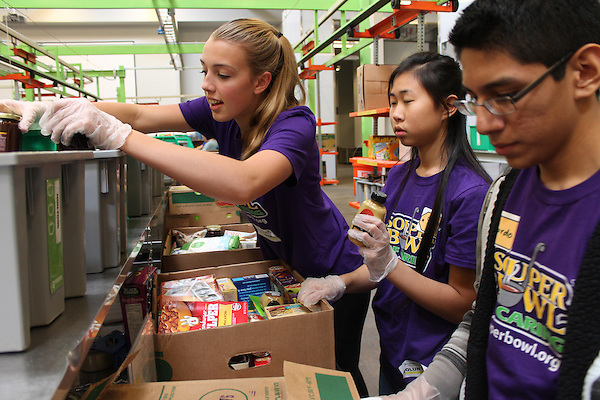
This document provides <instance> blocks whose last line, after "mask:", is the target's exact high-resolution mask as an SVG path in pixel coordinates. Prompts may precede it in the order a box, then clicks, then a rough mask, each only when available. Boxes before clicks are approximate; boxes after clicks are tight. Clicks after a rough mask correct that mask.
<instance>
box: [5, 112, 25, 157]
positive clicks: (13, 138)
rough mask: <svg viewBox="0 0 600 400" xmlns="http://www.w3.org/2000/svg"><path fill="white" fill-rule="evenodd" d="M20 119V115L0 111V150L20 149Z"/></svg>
mask: <svg viewBox="0 0 600 400" xmlns="http://www.w3.org/2000/svg"><path fill="white" fill-rule="evenodd" d="M20 120H21V116H20V115H17V114H11V113H0V152H2V153H3V152H10V151H19V150H21V136H22V135H21V131H20V130H19V127H18V124H19V121H20Z"/></svg>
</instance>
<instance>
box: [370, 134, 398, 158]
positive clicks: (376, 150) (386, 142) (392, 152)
mask: <svg viewBox="0 0 600 400" xmlns="http://www.w3.org/2000/svg"><path fill="white" fill-rule="evenodd" d="M399 146H400V139H398V138H397V137H395V136H371V137H369V145H368V147H369V158H373V159H375V160H388V161H398V149H399Z"/></svg>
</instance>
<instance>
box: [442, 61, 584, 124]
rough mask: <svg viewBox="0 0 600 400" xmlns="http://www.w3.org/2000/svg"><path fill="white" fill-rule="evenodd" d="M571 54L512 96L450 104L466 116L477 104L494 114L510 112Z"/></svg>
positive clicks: (458, 101)
mask: <svg viewBox="0 0 600 400" xmlns="http://www.w3.org/2000/svg"><path fill="white" fill-rule="evenodd" d="M573 54H574V53H569V54H567V55H566V56H564V57H563V58H561V59H560V60H558V61H557V62H555V63H554V64H552V66H550V68H548V69H547V70H546V72H544V73H543V74H542V75H541V76H540V77H539V78H537V79H536V80H535V81H533V82H531V83H530V84H529V85H527V86H525V87H524V88H523V89H522V90H520V91H519V92H518V93H516V94H515V95H513V96H510V95H506V96H499V97H494V98H493V99H488V100H484V101H482V102H481V103H477V101H476V100H474V99H469V100H457V101H455V102H454V103H452V104H453V105H454V107H456V109H457V110H458V111H459V112H460V113H461V114H464V115H467V116H469V115H475V114H476V110H477V107H479V106H483V107H485V108H486V109H487V110H488V111H489V112H490V113H492V114H494V115H509V114H512V113H514V112H515V111H517V106H516V105H515V103H516V102H517V101H519V100H521V99H522V98H523V97H524V96H525V95H526V94H527V93H529V92H531V91H532V90H533V89H535V88H536V86H538V85H539V84H540V83H542V81H543V80H544V79H545V78H546V77H547V76H548V75H550V74H551V73H552V72H553V71H554V70H556V69H557V68H558V67H559V66H560V65H561V64H563V63H564V62H566V61H567V60H569V58H571V56H572V55H573Z"/></svg>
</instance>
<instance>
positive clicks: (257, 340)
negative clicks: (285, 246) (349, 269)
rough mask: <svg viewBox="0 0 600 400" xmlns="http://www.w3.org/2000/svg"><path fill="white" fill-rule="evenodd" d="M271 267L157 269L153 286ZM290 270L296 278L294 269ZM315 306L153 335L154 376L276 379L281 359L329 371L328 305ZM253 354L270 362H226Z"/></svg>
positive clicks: (330, 335) (264, 263)
mask: <svg viewBox="0 0 600 400" xmlns="http://www.w3.org/2000/svg"><path fill="white" fill-rule="evenodd" d="M273 265H283V263H282V262H281V261H280V260H268V261H260V262H251V263H242V264H233V265H224V266H220V267H214V268H203V269H199V270H188V271H180V272H172V273H162V274H158V275H156V283H155V284H156V287H160V283H161V282H163V281H165V280H171V279H181V278H189V277H193V276H196V275H206V274H213V275H215V277H216V278H223V277H230V278H232V277H236V276H245V275H253V274H261V273H266V272H267V270H268V268H269V267H270V266H273ZM292 273H293V274H295V275H296V276H297V278H298V279H299V280H302V277H300V276H299V275H298V274H297V273H296V272H292ZM154 304H155V305H156V301H155V302H154ZM319 305H320V307H321V311H316V312H311V313H309V314H303V315H296V316H291V317H288V318H276V319H272V320H263V321H256V322H248V323H244V324H237V325H233V326H223V327H218V328H212V329H207V330H201V331H192V332H179V333H173V334H161V335H158V334H157V335H155V336H154V341H155V352H156V358H157V363H156V365H157V373H158V376H159V380H166V381H168V380H194V379H234V378H253V377H277V376H281V375H283V362H284V360H287V361H293V362H297V363H301V364H307V365H314V366H318V367H322V368H330V369H334V368H335V351H334V349H335V345H334V334H333V333H334V331H333V307H331V305H329V303H327V302H325V301H321V302H320V303H319ZM154 315H155V316H156V310H155V313H154ZM255 352H268V353H269V354H270V355H271V362H270V363H269V364H267V365H263V366H260V367H254V368H247V369H241V370H234V369H232V368H231V367H230V366H229V361H230V360H231V359H232V358H233V357H236V356H238V355H243V354H251V353H255Z"/></svg>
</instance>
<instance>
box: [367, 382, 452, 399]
mask: <svg viewBox="0 0 600 400" xmlns="http://www.w3.org/2000/svg"><path fill="white" fill-rule="evenodd" d="M440 398H441V397H440V392H439V391H438V390H437V389H436V388H434V387H431V385H430V384H429V383H428V382H427V381H426V380H425V379H424V378H423V377H420V378H418V379H415V380H414V381H412V382H411V383H409V384H408V385H407V386H406V388H404V390H403V391H401V392H398V393H396V394H390V395H388V396H380V397H366V398H364V399H363V400H435V399H440Z"/></svg>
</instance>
